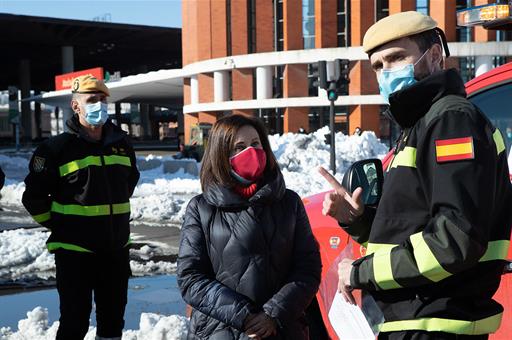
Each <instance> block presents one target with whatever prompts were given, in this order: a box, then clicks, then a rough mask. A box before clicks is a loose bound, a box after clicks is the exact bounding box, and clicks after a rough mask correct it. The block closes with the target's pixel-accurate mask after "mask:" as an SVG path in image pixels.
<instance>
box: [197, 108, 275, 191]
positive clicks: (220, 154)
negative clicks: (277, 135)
mask: <svg viewBox="0 0 512 340" xmlns="http://www.w3.org/2000/svg"><path fill="white" fill-rule="evenodd" d="M247 125H248V126H252V127H253V128H254V129H255V130H256V132H258V136H259V137H260V141H261V146H262V147H263V150H265V154H266V155H267V164H266V167H265V173H264V175H265V176H266V175H268V174H269V173H271V172H273V171H274V170H275V169H276V167H277V161H276V158H275V156H274V154H273V153H272V149H271V148H270V143H269V141H268V137H267V131H266V130H265V127H264V126H263V124H262V123H261V121H260V120H258V119H256V118H253V117H249V116H244V115H229V116H226V117H223V118H221V119H219V120H218V121H217V122H216V123H215V124H214V125H213V127H212V129H211V130H210V134H209V136H208V144H207V146H206V150H205V152H204V157H203V163H202V165H201V173H200V179H201V188H202V189H203V191H206V190H207V189H208V188H209V187H210V186H211V185H221V186H225V187H233V186H234V185H236V183H237V182H236V181H235V180H234V179H233V178H232V176H231V174H230V170H231V164H230V163H229V157H230V153H231V150H233V148H234V146H235V137H236V134H237V132H238V130H240V128H241V127H243V126H247Z"/></svg>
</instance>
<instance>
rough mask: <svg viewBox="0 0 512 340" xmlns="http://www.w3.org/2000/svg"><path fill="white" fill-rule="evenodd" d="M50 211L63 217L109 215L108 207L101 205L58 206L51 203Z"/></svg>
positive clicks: (58, 204)
mask: <svg viewBox="0 0 512 340" xmlns="http://www.w3.org/2000/svg"><path fill="white" fill-rule="evenodd" d="M52 211H54V212H57V213H59V214H63V215H80V216H102V215H109V214H110V206H109V205H108V204H103V205H78V204H66V205H64V204H60V203H57V202H53V203H52Z"/></svg>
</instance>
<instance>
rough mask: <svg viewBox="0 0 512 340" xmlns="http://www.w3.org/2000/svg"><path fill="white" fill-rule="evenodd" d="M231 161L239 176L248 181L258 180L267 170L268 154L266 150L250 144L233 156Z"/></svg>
mask: <svg viewBox="0 0 512 340" xmlns="http://www.w3.org/2000/svg"><path fill="white" fill-rule="evenodd" d="M229 163H231V167H232V168H233V171H234V172H235V173H236V174H237V175H238V176H240V177H242V178H243V179H245V180H247V181H250V182H256V181H257V180H258V179H260V177H261V175H262V174H263V171H265V166H266V165H267V155H266V154H265V150H263V149H256V148H253V147H252V146H250V147H248V148H245V149H244V150H242V151H240V152H239V153H237V154H236V155H234V156H233V157H231V158H230V159H229Z"/></svg>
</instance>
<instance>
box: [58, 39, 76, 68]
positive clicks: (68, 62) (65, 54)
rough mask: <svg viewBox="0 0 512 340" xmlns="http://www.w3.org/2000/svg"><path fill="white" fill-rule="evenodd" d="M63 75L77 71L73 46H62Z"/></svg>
mask: <svg viewBox="0 0 512 340" xmlns="http://www.w3.org/2000/svg"><path fill="white" fill-rule="evenodd" d="M61 52H62V73H70V72H73V71H74V70H75V58H74V51H73V46H62V48H61Z"/></svg>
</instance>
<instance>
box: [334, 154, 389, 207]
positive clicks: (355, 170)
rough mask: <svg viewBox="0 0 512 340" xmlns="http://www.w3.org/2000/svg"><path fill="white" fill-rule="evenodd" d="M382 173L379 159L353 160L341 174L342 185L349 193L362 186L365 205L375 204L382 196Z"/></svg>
mask: <svg viewBox="0 0 512 340" xmlns="http://www.w3.org/2000/svg"><path fill="white" fill-rule="evenodd" d="M383 182H384V174H383V171H382V162H381V161H380V160H379V159H365V160H362V161H358V162H355V163H354V164H352V166H350V168H349V169H348V170H347V172H346V173H345V175H344V176H343V181H342V183H341V184H342V185H343V187H344V188H345V189H347V191H349V192H350V193H352V192H354V190H356V189H357V188H359V187H361V188H363V202H364V204H365V205H377V204H378V203H379V200H380V197H381V196H382V183H383Z"/></svg>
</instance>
